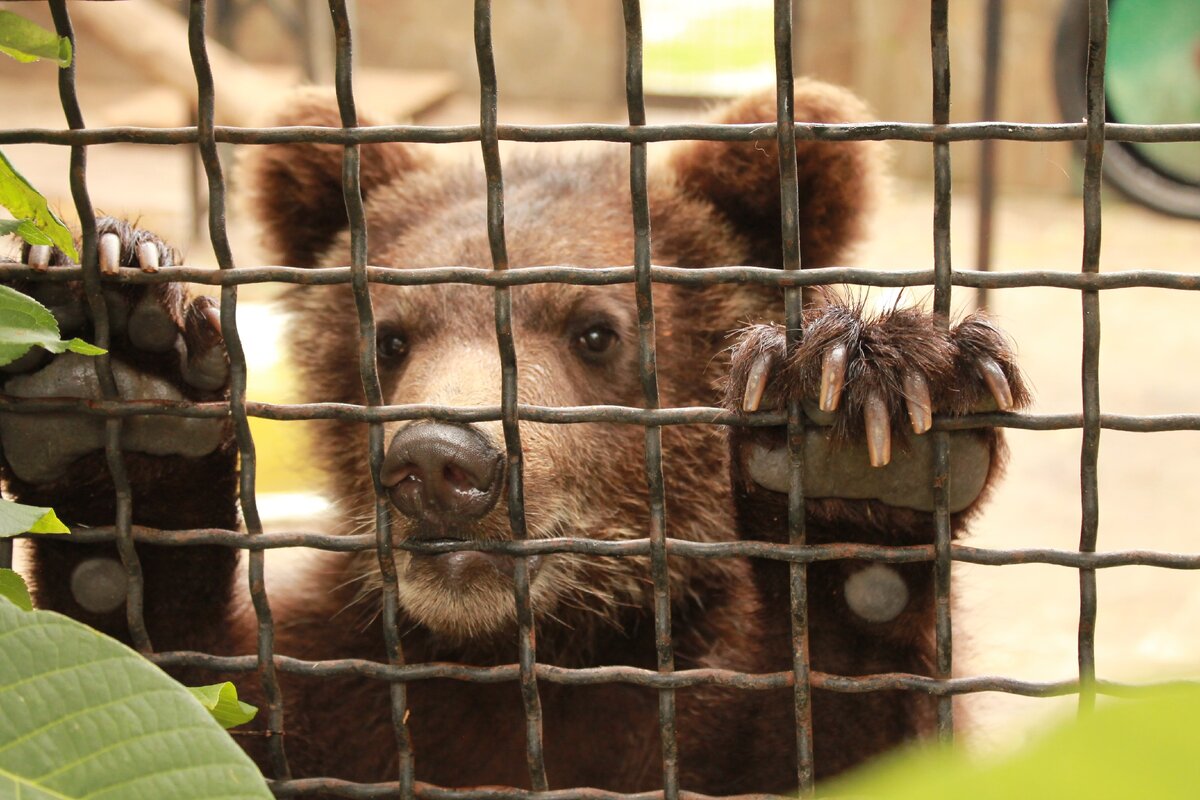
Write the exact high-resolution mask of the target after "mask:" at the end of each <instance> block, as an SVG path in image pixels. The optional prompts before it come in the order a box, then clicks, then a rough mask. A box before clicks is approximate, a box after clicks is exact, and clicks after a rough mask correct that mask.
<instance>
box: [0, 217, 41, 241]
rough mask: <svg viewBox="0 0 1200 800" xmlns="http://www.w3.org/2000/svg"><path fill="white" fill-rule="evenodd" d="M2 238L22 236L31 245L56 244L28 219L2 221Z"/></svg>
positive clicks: (0, 224) (0, 223)
mask: <svg viewBox="0 0 1200 800" xmlns="http://www.w3.org/2000/svg"><path fill="white" fill-rule="evenodd" d="M0 236H20V237H21V238H22V239H24V240H25V241H27V242H29V243H30V244H54V242H53V241H51V239H50V237H49V236H47V235H46V234H45V233H43V232H42V230H41V229H40V228H38V226H37V225H34V224H33V223H32V222H30V221H29V220H26V219H0Z"/></svg>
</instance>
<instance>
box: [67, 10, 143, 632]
mask: <svg viewBox="0 0 1200 800" xmlns="http://www.w3.org/2000/svg"><path fill="white" fill-rule="evenodd" d="M50 13H51V16H52V18H53V20H54V27H55V31H56V32H57V33H58V35H59V36H63V37H66V38H67V39H70V40H71V52H72V53H74V54H75V57H74V58H72V59H71V64H70V66H68V67H65V68H62V69H59V71H58V95H59V99H60V100H61V102H62V108H63V113H64V114H65V115H66V117H67V125H68V126H69V127H70V128H71V129H72V130H83V129H84V128H85V127H86V126H85V125H84V122H83V111H82V110H81V109H80V107H79V97H78V94H77V93H76V90H75V67H76V64H77V63H78V58H79V55H78V54H79V50H78V48H77V47H75V32H74V30H73V29H72V26H71V17H70V14H69V13H68V12H67V4H66V2H65V0H52V2H51V3H50ZM70 184H71V197H72V199H73V200H74V202H75V211H76V213H77V214H78V215H79V228H80V231H81V234H82V239H83V242H82V247H81V248H80V250H81V252H80V261H81V263H82V266H83V286H84V290H85V292H86V296H87V303H88V310H89V311H90V312H91V315H92V321H93V325H94V331H93V332H94V334H95V339H96V341H95V344H97V345H98V346H100V347H102V348H104V349H105V350H108V349H109V344H110V339H111V330H110V325H109V317H108V304H107V303H106V302H105V300H104V294H103V292H102V290H101V288H100V264H99V259H98V248H97V242H96V211H95V209H94V208H93V207H92V200H91V197H90V195H89V193H88V188H87V147H86V146H85V145H78V146H73V147H72V148H71V165H70ZM92 366H93V369H95V371H96V378H97V380H98V381H99V384H100V395H101V397H103V398H104V399H105V400H116V399H118V397H119V395H118V392H117V382H116V378H115V377H114V376H113V371H112V362H111V360H110V357H109V355H108V354H107V353H105V354H103V355H100V356H97V357H96V358H95V360H94V361H93V363H92ZM104 457H105V461H106V462H107V464H108V471H109V474H110V475H111V477H112V482H113V490H114V491H115V493H116V519H115V520H114V524H115V525H116V530H117V552H118V553H119V555H120V557H121V563H122V564H123V565H124V566H125V580H126V583H125V620H126V624H127V625H128V626H129V635H130V639H131V640H132V641H133V645H134V647H136V648H137V649H138V650H139V651H141V652H143V653H149V652H152V651H153V650H154V647H153V645H152V644H151V642H150V634H149V633H148V632H147V630H146V618H145V608H144V598H145V582H144V580H143V577H142V564H141V560H140V559H139V558H138V554H137V549H136V548H135V547H134V545H133V532H132V531H133V528H132V524H133V489H132V487H131V486H130V485H129V476H128V475H127V474H126V472H125V457H124V456H123V455H122V454H121V420H120V419H118V418H115V417H113V418H109V419H106V420H105V421H104Z"/></svg>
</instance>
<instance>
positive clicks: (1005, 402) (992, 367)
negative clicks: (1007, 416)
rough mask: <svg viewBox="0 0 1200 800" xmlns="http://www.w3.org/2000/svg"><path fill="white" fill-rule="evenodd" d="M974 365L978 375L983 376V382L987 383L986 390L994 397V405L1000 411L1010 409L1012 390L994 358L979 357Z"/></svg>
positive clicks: (1011, 405)
mask: <svg viewBox="0 0 1200 800" xmlns="http://www.w3.org/2000/svg"><path fill="white" fill-rule="evenodd" d="M976 366H977V367H978V369H979V374H980V376H982V377H983V382H984V383H986V384H987V387H988V391H990V392H991V393H992V397H994V398H995V399H996V405H997V406H998V407H999V408H1000V410H1001V411H1012V409H1013V392H1012V387H1011V386H1010V385H1009V383H1008V378H1006V377H1004V370H1003V369H1001V368H1000V365H999V364H997V363H996V360H995V359H994V358H988V357H986V356H984V357H982V358H980V359H979V360H978V361H977V362H976Z"/></svg>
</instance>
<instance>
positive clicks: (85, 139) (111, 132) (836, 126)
mask: <svg viewBox="0 0 1200 800" xmlns="http://www.w3.org/2000/svg"><path fill="white" fill-rule="evenodd" d="M1087 130H1088V128H1087V125H1086V124H1084V123H1079V122H1073V123H1045V124H1043V123H1032V122H1030V123H1017V122H955V123H949V124H946V125H931V124H928V123H920V122H860V123H815V122H801V121H798V122H796V125H795V131H796V136H797V137H798V138H801V139H814V140H822V141H829V142H853V141H878V142H881V141H897V142H973V141H980V140H983V139H995V140H998V141H1012V142H1073V141H1083V140H1084V139H1086V138H1087V135H1088V134H1087ZM495 131H496V139H497V140H498V141H507V142H543V143H547V142H615V143H621V144H637V143H646V144H651V143H654V142H680V141H690V140H695V141H713V142H766V141H773V140H775V139H776V138H777V136H778V134H777V128H776V126H775V124H774V123H762V124H761V125H745V124H742V125H734V124H728V125H727V124H714V123H690V124H689V123H678V124H672V125H645V126H635V125H616V124H603V123H593V124H574V125H504V124H500V123H497V125H496V127H495ZM1103 135H1104V138H1105V139H1106V140H1108V141H1113V142H1195V141H1200V123H1179V124H1169V125H1131V124H1128V123H1116V122H1108V123H1105V124H1104V131H1103ZM213 136H214V138H215V140H216V141H217V142H220V143H222V144H252V145H253V144H287V143H290V142H319V143H323V144H341V145H346V144H373V143H379V142H412V143H414V144H455V143H460V142H479V141H481V140H482V139H483V134H482V129H481V128H480V127H479V126H478V125H452V126H436V125H419V126H418V125H372V126H370V127H364V128H356V129H354V130H346V129H343V128H326V127H321V126H310V125H295V126H291V127H282V128H242V127H233V126H223V125H218V126H215V127H214V129H213ZM197 141H199V134H198V133H197V129H196V128H195V127H179V128H147V127H136V126H121V127H117V126H113V127H106V128H88V129H81V130H62V129H54V128H9V129H6V130H3V131H0V145H6V144H58V145H66V146H81V145H94V144H121V143H128V144H152V145H172V144H195V143H196V142H197Z"/></svg>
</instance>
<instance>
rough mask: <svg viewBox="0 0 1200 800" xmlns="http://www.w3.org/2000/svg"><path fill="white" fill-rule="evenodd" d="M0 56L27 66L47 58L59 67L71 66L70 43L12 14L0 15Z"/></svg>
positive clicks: (6, 12)
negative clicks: (11, 58)
mask: <svg viewBox="0 0 1200 800" xmlns="http://www.w3.org/2000/svg"><path fill="white" fill-rule="evenodd" d="M0 53H4V54H5V55H9V56H12V57H13V58H15V59H16V60H17V61H22V62H26V63H28V62H30V61H39V60H41V59H43V58H48V59H50V60H52V61H54V62H56V63H57V64H58V65H59V66H60V67H69V66H71V40H70V39H68V38H66V37H65V36H59V35H58V34H56V33H54V32H53V31H48V30H46V29H45V28H43V27H42V26H41V25H38V24H37V23H35V22H30V21H29V20H27V19H25V18H24V17H22V16H20V15H18V14H14V13H13V12H11V11H0Z"/></svg>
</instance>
